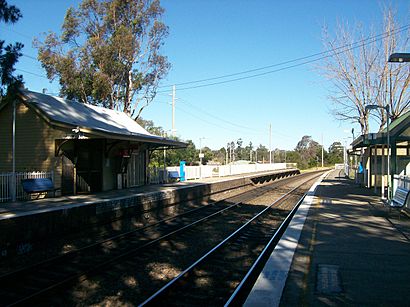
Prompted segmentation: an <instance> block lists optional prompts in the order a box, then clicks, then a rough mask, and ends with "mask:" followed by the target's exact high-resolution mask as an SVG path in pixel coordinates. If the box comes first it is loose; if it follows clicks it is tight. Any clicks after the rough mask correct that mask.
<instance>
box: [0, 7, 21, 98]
mask: <svg viewBox="0 0 410 307" xmlns="http://www.w3.org/2000/svg"><path fill="white" fill-rule="evenodd" d="M21 17H22V14H21V12H20V10H19V9H18V8H17V7H16V6H14V5H9V4H8V3H7V1H5V0H0V22H4V23H6V24H10V23H15V22H17V21H18V20H19V19H20V18H21ZM4 44H5V41H4V40H0V80H1V85H0V95H1V96H3V95H5V94H6V93H7V92H9V90H10V89H12V88H13V87H16V86H18V85H19V84H21V82H22V81H23V77H22V76H21V75H17V76H14V72H15V68H14V65H15V64H16V63H17V61H18V58H19V57H20V56H21V55H22V54H21V49H23V46H24V45H23V44H22V43H14V44H8V45H7V46H4Z"/></svg>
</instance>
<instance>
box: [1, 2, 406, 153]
mask: <svg viewBox="0 0 410 307" xmlns="http://www.w3.org/2000/svg"><path fill="white" fill-rule="evenodd" d="M8 2H9V4H14V5H16V6H17V7H18V8H20V9H21V11H22V13H23V18H22V19H21V20H20V21H18V23H16V24H15V25H11V26H9V25H4V24H2V25H0V31H1V38H2V39H5V40H6V42H13V41H20V42H23V43H24V45H25V48H24V50H23V53H24V54H25V56H23V57H22V58H21V60H20V62H19V63H18V64H17V66H16V68H17V69H19V71H18V73H21V74H23V76H24V80H25V84H26V87H28V88H29V89H30V90H34V91H41V90H42V89H43V88H47V89H48V92H50V93H58V91H59V86H58V84H57V83H56V82H54V83H49V81H48V80H47V79H46V78H45V72H44V70H43V69H42V68H41V65H40V63H39V62H37V61H36V60H34V59H32V58H31V57H34V58H36V56H37V52H36V50H35V49H33V48H32V39H33V38H34V37H38V36H39V35H40V34H41V33H42V32H47V31H48V30H52V31H55V32H59V31H60V26H61V24H62V22H63V18H64V15H65V11H66V10H67V8H68V7H70V6H75V7H76V6H77V5H78V3H79V1H51V0H49V1H45V0H37V1H27V0H26V1H23V0H19V1H17V0H16V1H12V0H9V1H8ZM391 4H392V6H393V7H394V8H395V9H396V10H397V11H398V21H399V23H400V25H405V24H408V23H409V18H408V17H409V15H408V13H409V8H410V3H409V1H407V0H396V1H392V2H391ZM162 5H163V7H164V8H165V14H164V18H163V19H164V21H165V23H166V24H167V25H168V26H169V32H170V34H169V36H168V38H167V39H166V41H165V45H164V48H163V53H164V54H165V55H167V56H168V58H169V61H170V62H171V64H172V69H171V71H170V73H169V74H168V76H167V78H166V80H164V81H163V83H162V85H171V84H178V83H183V82H187V81H193V80H200V79H207V78H212V77H218V76H221V75H226V74H232V73H236V72H241V71H246V70H250V69H255V68H259V67H264V66H268V65H274V64H277V63H281V62H285V61H288V60H293V59H296V58H300V57H304V56H307V55H311V54H315V53H318V52H321V51H323V47H322V41H321V29H322V26H323V25H325V24H326V25H327V26H328V27H329V29H330V31H332V29H334V27H335V25H336V24H337V22H348V23H349V24H350V25H352V26H353V25H354V24H355V23H358V22H361V23H362V24H363V25H364V26H366V27H370V26H373V28H374V29H375V32H376V33H381V32H382V29H381V23H382V8H383V7H384V6H385V5H386V2H385V1H376V0H374V1H370V0H360V1H357V0H356V1H355V0H344V1H341V0H340V1H329V0H312V1H307V0H305V1H302V0H296V1H259V0H255V1H251V0H248V1H242V0H239V1H238V0H236V1H234V0H231V1H218V0H207V1H205V0H201V1H199V0H189V1H188V0H184V1H182V0H176V1H170V0H166V1H162ZM276 68H280V67H276ZM273 69H275V67H274V68H272V69H270V70H273ZM24 71H26V72H24ZM265 71H269V69H268V70H264V71H259V72H265ZM27 72H31V73H34V74H35V75H33V74H29V73H27ZM239 77H240V76H239ZM223 80H226V79H220V80H215V81H223ZM192 85H196V84H192ZM184 87H187V86H182V85H181V86H177V90H176V96H177V98H178V99H177V101H176V129H177V135H178V136H180V137H181V138H182V139H185V140H188V139H191V140H193V141H194V142H195V143H196V144H197V145H199V138H205V139H203V140H202V145H204V146H208V147H210V148H212V149H219V148H220V147H223V146H226V144H227V143H228V142H230V141H236V140H237V139H238V138H242V140H243V142H244V144H245V145H247V144H249V142H250V141H251V142H252V143H253V144H254V145H259V144H263V145H265V146H267V147H268V146H269V124H272V148H280V149H288V150H291V149H293V148H294V147H295V146H296V144H297V142H298V141H299V140H300V139H301V138H302V136H303V135H311V136H312V137H313V139H314V140H316V141H318V142H319V143H321V141H322V136H323V142H324V146H325V148H327V147H328V146H329V145H330V144H331V143H333V142H334V141H341V142H342V143H345V142H346V141H350V140H351V133H350V131H351V129H352V128H355V130H356V131H359V127H358V125H355V124H351V123H341V122H339V121H336V120H335V119H334V117H333V116H332V115H331V104H330V102H329V100H328V98H327V96H328V94H329V92H328V91H329V88H330V83H329V82H328V81H326V80H324V79H323V78H322V77H320V76H319V74H318V72H317V70H316V69H315V66H314V64H307V65H302V66H298V67H295V68H290V69H286V70H282V71H278V72H275V73H270V74H266V75H264V76H260V77H255V78H250V79H245V80H241V81H236V82H231V83H224V84H219V85H214V86H208V87H201V88H196V89H189V90H188V89H187V90H184V89H183V88H184ZM170 94H171V86H168V87H162V88H161V89H160V93H159V94H158V95H157V98H156V99H155V101H154V102H153V103H152V104H151V105H150V107H149V108H147V109H146V110H145V111H144V112H143V114H142V116H143V118H145V119H151V120H153V121H154V122H155V124H156V125H158V126H162V127H163V128H164V129H165V130H170V129H171V116H172V113H171V105H170V102H171V96H170Z"/></svg>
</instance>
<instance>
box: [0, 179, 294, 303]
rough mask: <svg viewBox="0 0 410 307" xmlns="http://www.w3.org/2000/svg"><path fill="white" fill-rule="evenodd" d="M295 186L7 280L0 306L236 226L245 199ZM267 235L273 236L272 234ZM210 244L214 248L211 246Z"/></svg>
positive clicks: (202, 211)
mask: <svg viewBox="0 0 410 307" xmlns="http://www.w3.org/2000/svg"><path fill="white" fill-rule="evenodd" d="M291 180H292V179H291V178H287V179H283V180H281V181H278V182H277V183H276V184H275V185H272V186H271V185H270V186H265V187H261V188H258V189H256V190H254V191H250V192H246V193H243V194H242V195H238V196H235V197H233V198H230V199H229V200H225V201H223V202H218V203H213V204H209V205H207V206H204V207H202V208H198V209H194V210H190V211H189V212H186V213H183V214H181V215H179V216H176V217H173V218H168V219H165V220H163V221H160V222H158V223H156V224H155V225H150V226H148V227H144V228H142V229H136V230H133V231H129V232H127V233H124V234H121V235H116V236H114V237H111V238H108V239H106V240H103V241H101V242H97V243H95V244H91V245H89V246H86V247H83V248H81V249H77V250H75V251H72V252H69V253H67V254H64V255H61V256H58V257H54V258H51V259H47V260H45V261H43V262H40V263H36V264H34V265H31V266H28V267H25V268H22V269H20V270H17V271H14V272H11V273H8V274H4V275H2V276H0V297H2V300H1V302H0V304H1V305H18V304H26V303H30V302H33V303H39V302H43V301H44V300H45V297H46V296H47V300H49V299H50V297H56V295H55V294H56V293H58V292H59V291H62V289H64V288H67V287H70V286H72V285H74V284H76V283H79V282H81V281H84V280H85V279H87V278H90V276H93V275H95V274H96V273H99V272H101V271H107V268H108V267H109V266H116V265H117V264H118V263H127V261H130V260H129V259H132V260H131V261H137V262H141V263H144V261H146V259H147V258H149V257H150V255H152V251H153V250H155V249H156V246H158V244H162V242H164V241H166V240H172V239H171V238H172V237H175V236H176V237H177V239H176V241H178V240H179V241H181V240H182V241H184V240H187V238H189V237H191V236H193V235H195V232H197V231H198V228H200V227H204V226H203V225H204V223H208V224H218V223H226V224H229V223H231V220H232V213H229V214H228V213H227V212H228V211H229V212H231V211H235V210H236V211H238V209H240V207H239V206H240V205H241V204H242V203H243V202H244V199H250V198H252V197H255V195H260V194H261V193H264V192H267V191H268V190H271V189H272V188H273V187H276V188H278V185H279V183H282V184H283V183H286V182H288V181H291ZM238 199H242V201H238ZM239 211H240V214H237V215H239V216H240V217H241V219H250V218H252V216H253V215H255V210H247V211H246V210H245V211H244V210H239ZM275 214H276V215H278V214H279V215H281V214H280V213H278V212H276V213H274V214H273V215H275ZM216 217H218V218H216ZM200 225H201V226H200ZM231 226H232V227H226V231H225V232H224V233H222V234H221V236H222V235H225V233H226V232H229V231H231V230H232V229H233V228H235V227H236V224H235V225H231ZM207 227H209V225H208V226H207ZM256 227H258V228H259V230H258V231H256V229H257V228H256ZM263 229H264V226H263V225H262V224H259V225H257V226H254V230H252V231H250V232H248V236H250V237H255V234H260V231H261V230H262V231H265V230H263ZM266 231H267V233H269V231H268V230H266ZM219 237H220V236H216V238H215V240H219ZM256 237H257V236H256ZM181 238H185V239H181ZM210 241H212V240H210ZM238 242H240V241H238ZM210 243H211V244H213V242H210ZM208 246H209V244H207V246H204V248H203V249H206V248H207V247H208ZM163 283H164V282H163V281H160V282H159V283H153V285H152V286H153V288H154V289H155V287H156V288H159V285H161V284H163ZM145 291H147V292H149V291H151V292H152V288H150V287H146V288H143V289H141V291H140V294H141V293H142V292H144V293H146V292H145ZM53 293H54V295H53ZM57 296H58V295H57ZM51 302H52V299H51ZM57 302H61V300H60V301H58V299H57ZM72 302H74V301H72Z"/></svg>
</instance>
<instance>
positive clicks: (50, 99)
mask: <svg viewBox="0 0 410 307" xmlns="http://www.w3.org/2000/svg"><path fill="white" fill-rule="evenodd" d="M20 91H21V94H22V95H23V99H24V101H25V103H27V104H28V105H29V106H32V107H34V108H35V109H37V110H39V111H40V112H41V113H42V114H43V115H44V116H45V117H47V118H48V119H49V120H50V121H51V122H53V123H54V124H58V123H60V124H64V125H69V126H73V127H79V128H80V129H81V128H83V129H88V130H91V131H95V132H99V133H103V134H104V133H106V134H109V135H112V134H114V135H118V136H123V137H126V138H127V139H130V138H136V139H138V140H141V139H144V140H145V141H147V142H151V143H156V144H160V145H174V146H178V147H180V146H184V144H185V143H183V142H178V141H174V140H170V139H166V138H162V137H160V136H156V135H153V134H151V133H149V132H148V131H146V130H145V129H144V128H142V127H141V126H140V125H139V124H138V123H137V122H135V121H134V120H133V119H132V118H130V117H129V116H128V115H127V114H125V113H123V112H119V111H115V110H110V109H107V108H103V107H98V106H93V105H89V104H84V103H80V102H76V101H72V100H67V99H64V98H61V97H56V96H51V95H46V94H41V93H37V92H32V91H29V90H25V89H24V90H20Z"/></svg>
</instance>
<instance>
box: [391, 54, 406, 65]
mask: <svg viewBox="0 0 410 307" xmlns="http://www.w3.org/2000/svg"><path fill="white" fill-rule="evenodd" d="M389 62H399V63H403V62H410V53H392V54H391V55H390V56H389Z"/></svg>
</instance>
